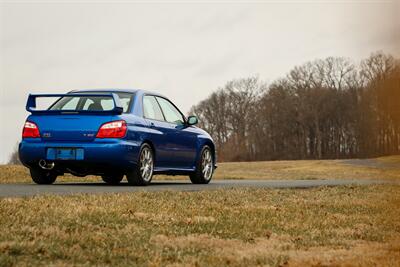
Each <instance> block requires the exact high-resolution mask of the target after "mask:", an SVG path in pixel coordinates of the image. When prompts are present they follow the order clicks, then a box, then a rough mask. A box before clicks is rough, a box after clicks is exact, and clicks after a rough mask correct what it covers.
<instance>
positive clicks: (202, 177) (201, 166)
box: [190, 146, 214, 184]
mask: <svg viewBox="0 0 400 267" xmlns="http://www.w3.org/2000/svg"><path fill="white" fill-rule="evenodd" d="M213 173H214V157H213V153H212V150H211V148H210V147H209V146H204V147H203V149H202V150H201V154H200V157H199V160H198V161H197V164H196V171H195V172H194V173H192V174H191V175H190V180H191V181H192V183H194V184H208V183H209V182H210V181H211V178H212V176H213Z"/></svg>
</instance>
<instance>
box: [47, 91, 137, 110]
mask: <svg viewBox="0 0 400 267" xmlns="http://www.w3.org/2000/svg"><path fill="white" fill-rule="evenodd" d="M82 93H83V92H82ZM84 93H85V94H87V93H86V92H84ZM90 93H93V94H99V93H104V92H90ZM116 94H117V95H118V97H119V99H120V102H121V105H122V107H123V109H124V113H126V112H128V111H129V107H130V105H131V101H132V96H133V94H131V93H116ZM49 109H50V110H73V111H79V110H93V111H108V110H112V109H114V101H113V99H112V97H111V96H73V94H71V96H64V97H61V98H60V99H58V100H57V101H56V102H55V103H54V104H53V105H51V106H50V108H49Z"/></svg>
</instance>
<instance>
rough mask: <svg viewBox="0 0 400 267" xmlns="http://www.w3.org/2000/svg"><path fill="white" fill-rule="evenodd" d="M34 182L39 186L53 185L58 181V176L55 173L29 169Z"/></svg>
mask: <svg viewBox="0 0 400 267" xmlns="http://www.w3.org/2000/svg"><path fill="white" fill-rule="evenodd" d="M29 171H30V173H31V177H32V180H33V181H34V182H35V183H37V184H52V183H54V182H55V181H56V179H57V174H56V173H55V172H54V171H48V170H41V169H36V168H32V169H29Z"/></svg>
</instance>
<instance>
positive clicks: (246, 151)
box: [191, 53, 400, 161]
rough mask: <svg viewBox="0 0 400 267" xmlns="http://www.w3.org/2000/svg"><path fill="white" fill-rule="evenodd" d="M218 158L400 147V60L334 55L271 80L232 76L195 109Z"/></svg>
mask: <svg viewBox="0 0 400 267" xmlns="http://www.w3.org/2000/svg"><path fill="white" fill-rule="evenodd" d="M191 113H192V114H195V115H197V116H198V117H199V121H200V127H202V128H204V129H205V130H207V131H208V132H209V133H210V134H211V135H212V137H213V139H214V141H215V142H216V145H217V149H218V156H219V160H221V161H247V160H278V159H280V160H282V159H332V158H351V157H376V156H381V155H388V154H396V153H399V152H400V63H399V61H398V60H396V59H395V58H393V57H392V56H390V55H386V54H383V53H375V54H372V55H371V56H370V57H369V58H367V59H365V60H362V61H361V63H360V64H354V63H352V61H350V60H349V59H346V58H340V57H339V58H334V57H329V58H326V59H323V60H315V61H312V62H308V63H306V64H304V65H301V66H297V67H295V68H293V69H292V70H291V71H290V72H289V73H288V74H287V75H286V77H284V78H282V79H279V80H277V81H275V82H273V83H271V84H266V83H265V82H263V81H261V80H260V79H259V78H258V77H250V78H245V79H239V80H233V81H230V82H228V83H227V84H226V85H225V86H224V87H223V88H220V89H218V90H217V91H216V92H214V93H212V94H211V95H210V96H209V97H208V98H207V99H205V100H203V101H201V102H200V103H199V104H197V105H195V106H193V107H192V109H191Z"/></svg>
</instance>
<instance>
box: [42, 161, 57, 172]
mask: <svg viewBox="0 0 400 267" xmlns="http://www.w3.org/2000/svg"><path fill="white" fill-rule="evenodd" d="M54 165H55V164H54V162H47V161H45V160H44V159H41V160H39V166H40V168H42V169H43V170H51V169H53V168H54Z"/></svg>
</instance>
